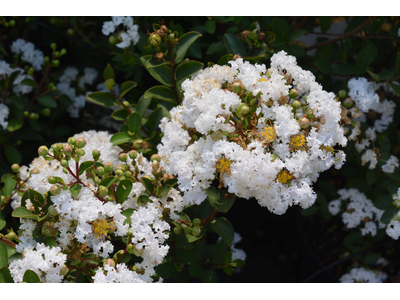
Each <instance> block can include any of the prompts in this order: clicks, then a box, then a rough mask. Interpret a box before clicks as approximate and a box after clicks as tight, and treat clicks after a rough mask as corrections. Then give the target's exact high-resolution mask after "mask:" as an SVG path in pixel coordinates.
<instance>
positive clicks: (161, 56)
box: [154, 52, 164, 61]
mask: <svg viewBox="0 0 400 300" xmlns="http://www.w3.org/2000/svg"><path fill="white" fill-rule="evenodd" d="M154 57H155V58H156V61H160V60H161V59H162V58H163V57H164V53H162V52H157V53H156V54H155V55H154Z"/></svg>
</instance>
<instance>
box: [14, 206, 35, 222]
mask: <svg viewBox="0 0 400 300" xmlns="http://www.w3.org/2000/svg"><path fill="white" fill-rule="evenodd" d="M11 216H13V217H14V218H22V219H31V220H35V221H38V220H39V218H40V217H39V216H38V215H35V214H33V213H32V212H31V211H30V210H29V209H27V208H26V207H22V206H20V207H17V208H16V209H14V211H13V212H12V214H11Z"/></svg>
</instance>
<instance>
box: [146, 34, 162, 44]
mask: <svg viewBox="0 0 400 300" xmlns="http://www.w3.org/2000/svg"><path fill="white" fill-rule="evenodd" d="M148 42H149V44H150V45H151V46H153V47H158V46H160V44H161V36H159V35H158V34H157V33H152V34H150V36H149V40H148Z"/></svg>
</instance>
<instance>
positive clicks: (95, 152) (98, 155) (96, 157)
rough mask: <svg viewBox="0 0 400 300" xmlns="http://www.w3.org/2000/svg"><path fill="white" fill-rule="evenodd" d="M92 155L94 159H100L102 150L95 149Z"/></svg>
mask: <svg viewBox="0 0 400 300" xmlns="http://www.w3.org/2000/svg"><path fill="white" fill-rule="evenodd" d="M92 156H93V159H94V160H98V159H99V157H100V151H99V150H97V149H94V150H93V151H92Z"/></svg>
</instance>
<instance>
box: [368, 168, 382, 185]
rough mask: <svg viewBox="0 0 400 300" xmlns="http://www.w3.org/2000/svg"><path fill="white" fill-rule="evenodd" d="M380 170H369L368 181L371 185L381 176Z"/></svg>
mask: <svg viewBox="0 0 400 300" xmlns="http://www.w3.org/2000/svg"><path fill="white" fill-rule="evenodd" d="M379 175H380V172H379V171H378V170H377V169H373V170H368V172H367V182H368V184H369V185H371V184H373V183H374V182H375V181H376V180H377V179H378V177H379Z"/></svg>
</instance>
